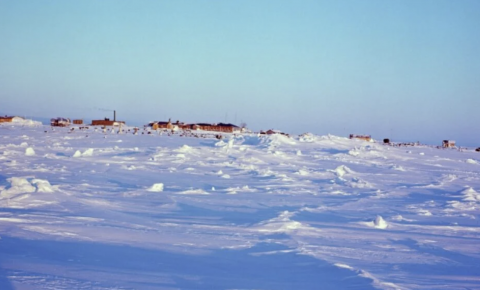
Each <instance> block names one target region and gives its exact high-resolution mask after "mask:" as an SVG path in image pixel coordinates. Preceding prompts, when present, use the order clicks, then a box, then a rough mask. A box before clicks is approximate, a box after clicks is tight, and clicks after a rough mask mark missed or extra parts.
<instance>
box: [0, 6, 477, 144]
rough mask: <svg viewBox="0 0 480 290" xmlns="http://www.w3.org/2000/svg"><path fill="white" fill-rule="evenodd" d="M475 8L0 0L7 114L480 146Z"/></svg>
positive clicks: (1, 91)
mask: <svg viewBox="0 0 480 290" xmlns="http://www.w3.org/2000/svg"><path fill="white" fill-rule="evenodd" d="M479 15H480V1H477V0H463V1H442V0H431V1H429V0H423V1H417V0H406V1H382V0H378V1H370V0H366V1H354V0H350V1H341V0H340V1H318V0H315V1H309V0H302V1H262V0H260V1H250V0H242V1H240V0H231V1H224V0H209V1H201V0H190V1H186V0H183V1H182V0H178V1H153V0H152V1H133V0H130V1H121V0H103V1H93V0H84V1H57V0H49V1H47V0H45V1H25V0H19V1H7V0H0V39H1V45H0V114H17V115H26V116H37V117H46V118H50V117H57V116H62V117H70V118H85V119H86V120H91V119H92V118H103V117H110V116H111V115H112V114H111V111H112V110H114V109H115V110H116V111H117V116H118V119H121V120H128V121H132V122H135V123H137V124H146V123H148V122H149V121H152V120H167V119H168V118H172V120H180V121H184V122H225V121H226V122H231V123H233V122H236V123H237V124H239V123H240V122H241V121H243V122H245V123H247V124H248V127H249V128H251V129H253V130H260V129H264V130H267V129H270V128H274V129H280V130H283V131H285V132H288V133H293V134H300V133H304V132H312V133H315V134H328V133H331V134H334V135H340V136H347V135H348V134H350V133H354V134H370V135H372V136H373V137H374V138H375V139H383V138H391V139H392V140H402V141H407V140H410V141H421V142H423V143H429V144H440V142H441V140H443V139H453V140H456V141H457V143H458V144H459V145H461V146H477V147H478V146H480V130H479V124H480V114H479V108H480V96H479V92H480V56H479V51H480V17H479ZM99 108H100V109H99Z"/></svg>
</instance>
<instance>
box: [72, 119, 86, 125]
mask: <svg viewBox="0 0 480 290" xmlns="http://www.w3.org/2000/svg"><path fill="white" fill-rule="evenodd" d="M72 122H73V124H75V125H83V120H81V119H77V120H73V121H72Z"/></svg>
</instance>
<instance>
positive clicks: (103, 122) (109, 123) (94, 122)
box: [92, 111, 125, 126]
mask: <svg viewBox="0 0 480 290" xmlns="http://www.w3.org/2000/svg"><path fill="white" fill-rule="evenodd" d="M122 124H123V125H125V121H117V112H116V111H113V121H112V120H110V119H109V118H105V119H103V120H92V126H121V125H122Z"/></svg>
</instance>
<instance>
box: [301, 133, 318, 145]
mask: <svg viewBox="0 0 480 290" xmlns="http://www.w3.org/2000/svg"><path fill="white" fill-rule="evenodd" d="M315 139H316V138H315V135H313V134H312V133H304V134H302V135H300V136H299V137H298V141H299V142H304V143H312V142H314V141H315Z"/></svg>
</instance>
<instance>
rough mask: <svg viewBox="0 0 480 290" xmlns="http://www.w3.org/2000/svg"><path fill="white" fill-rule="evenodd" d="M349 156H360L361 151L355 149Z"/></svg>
mask: <svg viewBox="0 0 480 290" xmlns="http://www.w3.org/2000/svg"><path fill="white" fill-rule="evenodd" d="M348 154H349V155H351V156H358V155H360V151H359V150H358V149H357V148H354V149H352V150H350V151H348Z"/></svg>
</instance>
